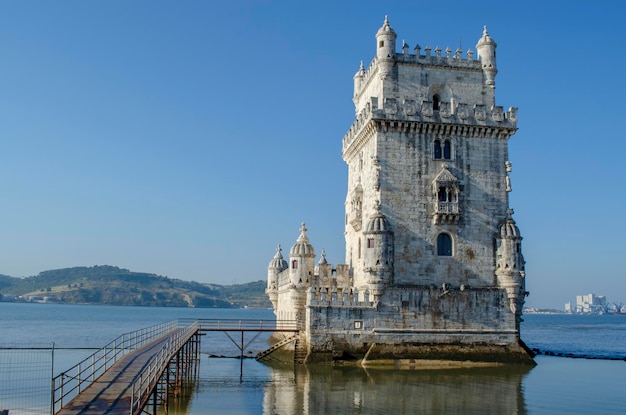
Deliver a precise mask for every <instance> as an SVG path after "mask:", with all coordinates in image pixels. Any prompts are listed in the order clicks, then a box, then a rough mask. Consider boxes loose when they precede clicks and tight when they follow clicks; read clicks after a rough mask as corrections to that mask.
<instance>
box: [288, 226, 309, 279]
mask: <svg viewBox="0 0 626 415" xmlns="http://www.w3.org/2000/svg"><path fill="white" fill-rule="evenodd" d="M306 231H307V229H306V226H305V224H304V222H302V226H301V227H300V236H299V237H298V240H297V241H296V243H295V244H294V245H293V246H292V247H291V250H290V251H289V275H290V279H291V283H292V284H293V285H294V286H296V287H302V286H303V285H304V286H308V285H309V284H310V283H311V277H312V275H313V271H314V270H315V262H314V261H315V249H313V245H311V244H310V243H309V237H308V236H306Z"/></svg>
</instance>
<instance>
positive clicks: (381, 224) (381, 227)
mask: <svg viewBox="0 0 626 415" xmlns="http://www.w3.org/2000/svg"><path fill="white" fill-rule="evenodd" d="M365 232H366V233H374V232H391V228H390V227H389V223H388V222H387V218H386V217H385V215H383V213H382V212H381V211H380V206H379V205H376V212H375V213H374V215H372V216H371V217H370V220H369V222H368V223H367V227H366V228H365Z"/></svg>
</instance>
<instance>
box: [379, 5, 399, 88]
mask: <svg viewBox="0 0 626 415" xmlns="http://www.w3.org/2000/svg"><path fill="white" fill-rule="evenodd" d="M397 37H398V36H397V35H396V32H395V31H394V30H393V29H392V28H391V26H390V25H389V19H388V18H387V16H385V22H384V23H383V25H382V27H381V28H380V29H378V32H376V58H378V63H379V65H380V71H381V72H380V77H381V79H385V78H387V76H389V75H390V74H391V71H392V69H393V63H394V61H395V55H396V38H397Z"/></svg>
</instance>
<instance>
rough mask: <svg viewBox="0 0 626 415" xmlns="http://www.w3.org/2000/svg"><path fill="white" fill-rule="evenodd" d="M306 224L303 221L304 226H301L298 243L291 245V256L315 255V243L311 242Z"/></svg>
mask: <svg viewBox="0 0 626 415" xmlns="http://www.w3.org/2000/svg"><path fill="white" fill-rule="evenodd" d="M306 231H307V228H306V225H305V224H304V222H302V226H301V227H300V236H299V237H298V239H297V240H296V243H295V244H294V245H293V246H292V247H291V250H290V251H289V256H290V257H292V256H304V257H315V249H313V245H311V244H310V243H309V237H308V236H306Z"/></svg>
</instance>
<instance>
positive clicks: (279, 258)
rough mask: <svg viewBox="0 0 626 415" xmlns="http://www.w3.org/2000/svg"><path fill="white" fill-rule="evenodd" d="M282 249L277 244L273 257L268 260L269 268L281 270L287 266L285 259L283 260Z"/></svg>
mask: <svg viewBox="0 0 626 415" xmlns="http://www.w3.org/2000/svg"><path fill="white" fill-rule="evenodd" d="M282 250H283V249H282V248H281V246H280V244H279V245H278V247H277V248H276V254H275V255H274V258H273V259H272V260H271V261H270V264H269V266H268V268H269V269H273V270H278V272H281V271H284V270H286V269H287V268H289V265H288V264H287V261H285V259H284V258H283V255H282V253H281V251H282Z"/></svg>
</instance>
